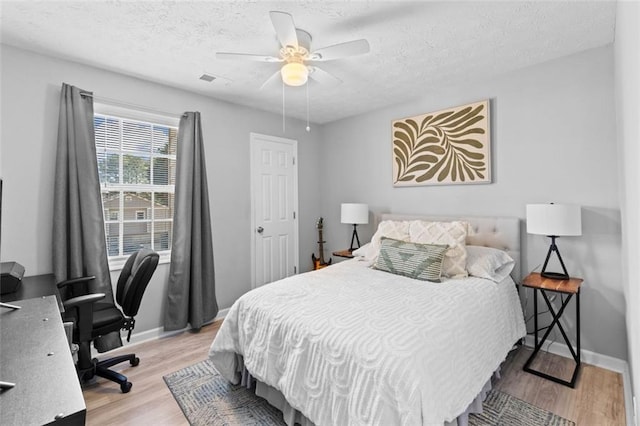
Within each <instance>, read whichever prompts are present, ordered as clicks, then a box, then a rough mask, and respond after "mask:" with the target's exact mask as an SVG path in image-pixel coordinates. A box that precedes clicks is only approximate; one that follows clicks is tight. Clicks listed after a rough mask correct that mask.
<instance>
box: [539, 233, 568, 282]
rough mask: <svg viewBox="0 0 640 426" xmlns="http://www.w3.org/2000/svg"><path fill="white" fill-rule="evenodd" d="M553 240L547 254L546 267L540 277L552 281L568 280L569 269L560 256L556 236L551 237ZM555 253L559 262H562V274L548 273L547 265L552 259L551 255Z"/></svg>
mask: <svg viewBox="0 0 640 426" xmlns="http://www.w3.org/2000/svg"><path fill="white" fill-rule="evenodd" d="M549 238H551V245H550V246H549V251H548V252H547V258H546V259H545V260H544V265H543V266H542V271H541V272H540V276H541V277H543V278H549V279H551V280H568V279H569V278H570V277H569V273H568V272H567V268H566V267H565V266H564V262H563V261H562V256H560V250H558V246H557V245H556V238H557V236H556V235H549ZM553 252H555V253H556V256H558V260H559V261H560V266H562V272H547V264H548V263H549V257H551V253H553Z"/></svg>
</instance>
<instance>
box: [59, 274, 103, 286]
mask: <svg viewBox="0 0 640 426" xmlns="http://www.w3.org/2000/svg"><path fill="white" fill-rule="evenodd" d="M95 279H96V277H95V276H90V277H79V278H73V279H70V280H65V281H61V282H59V283H58V284H56V285H57V286H58V288H59V289H61V288H64V287H68V286H70V285H74V286H75V285H76V284H81V283H88V282H89V281H91V280H95Z"/></svg>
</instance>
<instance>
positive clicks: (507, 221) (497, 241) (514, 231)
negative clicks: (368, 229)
mask: <svg viewBox="0 0 640 426" xmlns="http://www.w3.org/2000/svg"><path fill="white" fill-rule="evenodd" d="M376 219H377V221H376V223H375V225H376V227H377V225H378V223H379V222H380V221H383V220H428V221H438V222H446V221H453V220H461V221H465V222H469V223H470V224H471V227H472V228H473V234H471V235H468V236H467V245H474V246H485V247H494V248H497V249H500V250H504V251H506V252H507V253H508V254H509V256H511V257H512V258H513V260H515V261H516V264H515V266H514V268H513V271H512V272H511V276H512V277H513V279H514V280H515V281H516V282H519V281H520V279H521V278H522V275H521V266H520V265H521V263H522V262H521V260H522V259H521V258H520V219H519V218H517V217H492V216H486V217H483V216H421V215H406V214H393V213H383V214H381V215H377V216H376Z"/></svg>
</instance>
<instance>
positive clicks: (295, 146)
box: [249, 132, 300, 289]
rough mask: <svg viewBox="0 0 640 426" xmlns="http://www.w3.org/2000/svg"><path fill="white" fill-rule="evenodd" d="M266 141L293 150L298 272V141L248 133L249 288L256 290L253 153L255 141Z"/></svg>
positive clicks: (298, 262) (295, 253)
mask: <svg viewBox="0 0 640 426" xmlns="http://www.w3.org/2000/svg"><path fill="white" fill-rule="evenodd" d="M258 138H260V139H266V140H268V141H270V142H277V143H282V144H287V145H290V146H291V147H292V148H293V212H294V214H295V217H294V219H293V262H294V268H295V269H294V270H295V272H294V273H296V274H297V273H299V272H300V249H299V247H300V241H299V238H300V237H299V235H300V233H299V229H298V225H299V223H300V215H299V209H298V141H297V140H295V139H286V138H281V137H278V136H271V135H265V134H262V133H255V132H250V133H249V180H250V191H251V193H250V198H251V213H250V214H251V231H250V232H251V288H252V289H254V288H256V227H257V225H256V216H255V213H256V201H255V196H256V189H257V188H256V184H255V176H254V173H255V172H256V166H257V165H256V164H255V160H254V157H255V156H254V153H255V149H256V145H257V139H258Z"/></svg>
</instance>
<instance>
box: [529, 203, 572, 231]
mask: <svg viewBox="0 0 640 426" xmlns="http://www.w3.org/2000/svg"><path fill="white" fill-rule="evenodd" d="M527 233H529V234H538V235H548V236H551V235H555V236H563V235H566V236H569V235H582V215H581V211H580V206H575V205H570V204H527Z"/></svg>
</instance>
